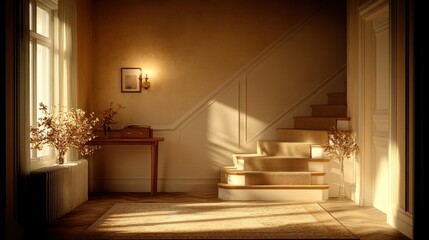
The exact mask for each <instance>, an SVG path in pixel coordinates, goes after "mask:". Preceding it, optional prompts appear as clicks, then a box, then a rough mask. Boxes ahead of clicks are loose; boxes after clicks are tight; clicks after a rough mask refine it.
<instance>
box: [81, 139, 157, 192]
mask: <svg viewBox="0 0 429 240" xmlns="http://www.w3.org/2000/svg"><path fill="white" fill-rule="evenodd" d="M161 141H164V138H159V137H152V138H122V137H120V136H111V137H110V136H108V137H96V138H94V139H92V140H91V141H89V142H88V143H87V144H88V145H151V161H150V166H151V167H150V168H151V171H150V174H151V176H150V181H151V183H150V192H151V195H152V196H154V195H155V194H156V193H157V189H158V142H161Z"/></svg>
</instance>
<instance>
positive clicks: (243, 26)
mask: <svg viewBox="0 0 429 240" xmlns="http://www.w3.org/2000/svg"><path fill="white" fill-rule="evenodd" d="M320 4H321V2H320V1H314V0H313V1H309V0H305V1H302V0H300V1H282V0H271V1H266V0H264V1H262V0H235V1H227V0H208V1H199V0H181V1H177V0H161V1H145V0H127V1H123V0H120V1H119V0H96V1H94V3H93V9H92V15H93V16H92V17H93V26H92V27H93V61H92V66H93V75H92V76H93V79H92V81H93V86H92V87H93V93H94V94H93V95H92V97H91V100H92V107H93V110H94V111H101V110H102V109H103V108H105V107H106V106H108V104H109V102H110V101H113V102H118V103H121V104H123V105H125V106H126V109H125V110H124V111H122V112H121V116H120V118H119V120H120V124H119V125H118V127H121V125H125V124H130V123H136V124H150V125H157V126H164V125H167V126H169V125H172V124H174V123H175V122H176V121H177V120H178V119H179V118H180V117H182V116H183V115H184V114H185V113H187V112H188V111H189V110H190V109H191V108H192V107H194V106H195V105H196V103H198V102H200V101H201V100H202V99H204V98H205V97H206V96H207V95H208V94H210V93H211V92H212V91H213V90H214V89H215V88H217V87H218V86H219V85H221V84H222V83H223V82H225V81H226V80H227V79H228V78H230V77H231V76H232V75H233V74H234V73H235V72H236V71H237V70H238V69H239V68H240V67H242V66H243V65H244V64H246V63H247V62H248V61H250V60H251V59H253V58H254V57H255V56H256V55H257V54H258V53H260V52H261V51H262V50H263V49H264V48H266V47H267V45H269V44H271V43H272V42H273V41H275V40H276V39H277V38H278V37H279V36H281V35H282V34H283V33H285V32H286V31H288V30H289V29H290V28H291V27H292V26H294V25H295V24H296V23H297V22H298V21H300V20H301V19H302V17H303V16H305V15H306V14H308V13H310V12H311V11H312V10H313V9H315V8H316V7H317V6H319V5H320ZM121 67H141V68H143V73H148V75H149V78H150V79H149V81H150V82H151V83H152V87H151V88H150V90H149V92H144V93H140V94H129V93H121V91H120V69H121ZM261 81H264V79H261Z"/></svg>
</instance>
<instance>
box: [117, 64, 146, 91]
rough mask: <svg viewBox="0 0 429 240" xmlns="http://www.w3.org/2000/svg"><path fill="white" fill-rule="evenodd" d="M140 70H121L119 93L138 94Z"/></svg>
mask: <svg viewBox="0 0 429 240" xmlns="http://www.w3.org/2000/svg"><path fill="white" fill-rule="evenodd" d="M141 72H142V69H141V68H121V92H123V93H139V92H141V91H142V89H141V87H140V79H139V77H140V74H141Z"/></svg>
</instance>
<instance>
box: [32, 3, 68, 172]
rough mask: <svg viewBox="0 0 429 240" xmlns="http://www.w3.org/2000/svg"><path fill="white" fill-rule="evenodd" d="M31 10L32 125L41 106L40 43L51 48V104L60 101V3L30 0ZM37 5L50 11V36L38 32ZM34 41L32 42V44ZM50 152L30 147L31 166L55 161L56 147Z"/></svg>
mask: <svg viewBox="0 0 429 240" xmlns="http://www.w3.org/2000/svg"><path fill="white" fill-rule="evenodd" d="M29 4H30V5H29V6H30V8H32V9H30V11H32V15H31V16H30V17H31V18H32V19H30V23H29V24H32V26H30V28H31V30H30V34H29V35H30V42H29V51H30V52H31V53H30V56H31V58H32V59H31V60H30V64H31V65H32V66H30V76H31V77H30V78H29V79H30V81H31V82H30V102H29V108H30V123H31V125H35V124H36V123H37V120H38V119H37V110H38V108H39V102H37V83H38V79H37V46H38V44H40V45H43V46H44V47H47V48H49V50H50V63H49V64H50V68H49V69H50V72H49V75H50V77H49V79H50V83H49V84H50V86H49V87H50V92H49V98H50V99H51V102H50V104H49V105H51V106H56V105H58V103H59V99H58V95H59V92H60V89H59V84H58V83H57V82H56V79H57V78H56V77H55V75H56V74H57V72H58V64H57V62H58V51H57V50H56V49H55V48H56V41H58V37H57V36H58V11H57V9H58V4H57V2H54V1H52V0H30V3H29ZM37 7H39V8H42V9H44V10H47V11H48V12H49V16H50V21H49V24H50V26H49V29H50V32H49V34H50V35H49V36H48V37H46V36H44V35H41V34H38V33H37ZM30 43H32V44H30ZM47 147H48V146H47ZM49 149H50V150H49V154H48V155H44V156H38V150H36V149H30V151H31V152H30V153H31V154H30V156H31V157H30V159H31V166H32V167H31V168H38V167H40V166H43V165H48V164H52V163H53V162H55V152H54V149H53V148H51V147H49Z"/></svg>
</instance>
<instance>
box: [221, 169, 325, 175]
mask: <svg viewBox="0 0 429 240" xmlns="http://www.w3.org/2000/svg"><path fill="white" fill-rule="evenodd" d="M225 172H226V173H228V174H235V175H245V174H246V173H263V174H283V173H285V174H288V173H310V175H312V176H323V175H325V174H326V173H325V172H321V171H317V172H310V171H305V172H285V171H269V172H268V171H246V170H239V169H233V168H226V169H225Z"/></svg>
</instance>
